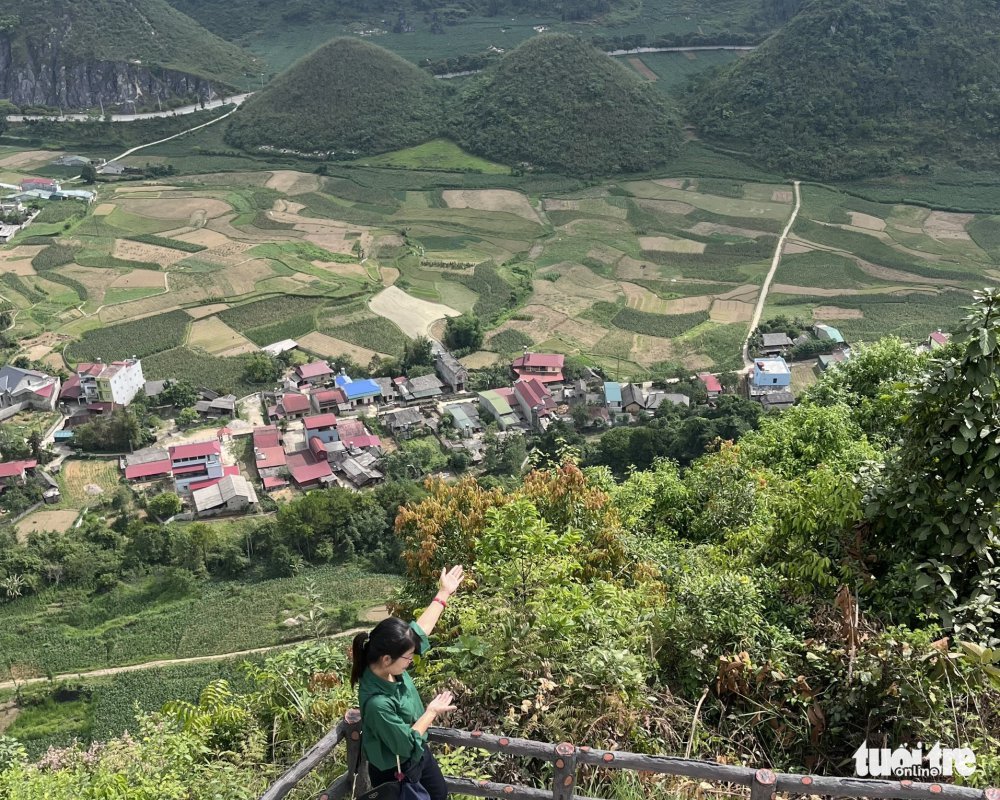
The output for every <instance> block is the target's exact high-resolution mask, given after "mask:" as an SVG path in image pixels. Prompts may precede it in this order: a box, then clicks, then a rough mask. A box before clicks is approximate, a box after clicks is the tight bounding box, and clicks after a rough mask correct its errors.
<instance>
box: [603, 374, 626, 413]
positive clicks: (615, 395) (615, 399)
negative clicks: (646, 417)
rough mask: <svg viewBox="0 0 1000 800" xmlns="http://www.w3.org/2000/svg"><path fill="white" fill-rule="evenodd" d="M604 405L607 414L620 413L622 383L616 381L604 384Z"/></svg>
mask: <svg viewBox="0 0 1000 800" xmlns="http://www.w3.org/2000/svg"><path fill="white" fill-rule="evenodd" d="M604 405H605V407H606V408H607V409H608V413H609V414H621V413H622V385H621V384H620V383H618V382H616V381H609V382H607V383H605V384H604Z"/></svg>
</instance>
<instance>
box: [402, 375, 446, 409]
mask: <svg viewBox="0 0 1000 800" xmlns="http://www.w3.org/2000/svg"><path fill="white" fill-rule="evenodd" d="M394 383H395V384H396V391H397V392H399V397H400V399H401V400H402V401H403V403H404V404H407V405H408V404H410V403H420V402H425V401H427V400H433V399H434V398H436V397H440V396H441V394H442V391H441V390H442V389H443V388H444V384H443V383H442V382H441V379H440V378H439V377H438V376H437V375H420V376H419V377H417V378H396V380H395V381H394Z"/></svg>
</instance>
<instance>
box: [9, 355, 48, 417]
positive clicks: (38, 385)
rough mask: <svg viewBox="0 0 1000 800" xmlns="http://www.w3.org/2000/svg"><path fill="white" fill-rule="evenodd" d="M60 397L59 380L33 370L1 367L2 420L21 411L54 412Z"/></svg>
mask: <svg viewBox="0 0 1000 800" xmlns="http://www.w3.org/2000/svg"><path fill="white" fill-rule="evenodd" d="M58 396H59V379H58V378H55V377H53V376H51V375H46V374H45V373H44V372H36V371H35V370H33V369H21V368H20V367H13V366H11V365H10V364H7V365H5V366H3V367H0V420H4V419H7V418H9V417H12V416H14V415H15V414H17V413H18V412H19V411H27V410H29V409H31V410H34V411H52V410H53V409H54V408H55V407H56V398H58Z"/></svg>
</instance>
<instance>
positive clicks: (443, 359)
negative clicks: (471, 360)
mask: <svg viewBox="0 0 1000 800" xmlns="http://www.w3.org/2000/svg"><path fill="white" fill-rule="evenodd" d="M434 369H435V370H436V371H437V374H438V377H439V378H440V379H441V380H442V381H443V382H444V383H445V385H447V387H448V388H449V389H451V391H452V392H464V391H465V387H466V386H468V384H469V371H468V370H467V369H466V368H465V367H464V366H462V362H461V361H459V360H458V359H457V358H455V356H453V355H452V354H451V353H449V352H448V351H447V350H438V351H437V354H436V355H435V356H434Z"/></svg>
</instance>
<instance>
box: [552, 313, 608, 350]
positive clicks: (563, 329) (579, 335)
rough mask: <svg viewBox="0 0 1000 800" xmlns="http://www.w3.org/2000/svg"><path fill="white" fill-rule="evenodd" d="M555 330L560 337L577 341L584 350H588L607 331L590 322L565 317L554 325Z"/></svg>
mask: <svg viewBox="0 0 1000 800" xmlns="http://www.w3.org/2000/svg"><path fill="white" fill-rule="evenodd" d="M555 332H556V333H557V334H558V335H559V337H560V338H564V339H570V340H572V341H574V342H577V343H578V344H579V345H580V346H581V347H582V348H583V349H584V350H589V349H590V348H592V347H594V345H596V344H597V343H598V342H599V341H600V340H601V338H602V337H603V336H604V335H605V333H606V332H607V331H606V330H605V329H604V328H602V327H601V326H599V325H594V324H593V323H592V322H586V321H580V320H578V319H567V320H566V321H565V322H561V323H559V325H558V326H556V328H555Z"/></svg>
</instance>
